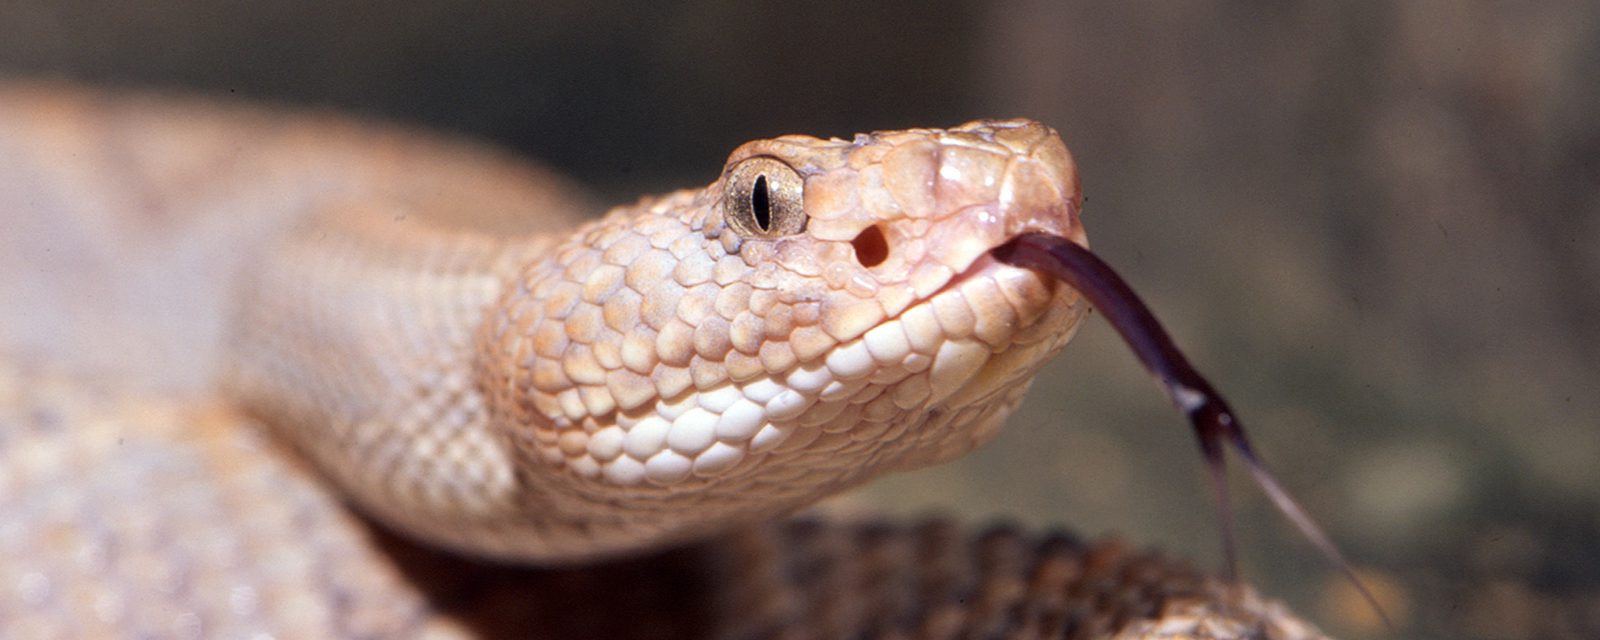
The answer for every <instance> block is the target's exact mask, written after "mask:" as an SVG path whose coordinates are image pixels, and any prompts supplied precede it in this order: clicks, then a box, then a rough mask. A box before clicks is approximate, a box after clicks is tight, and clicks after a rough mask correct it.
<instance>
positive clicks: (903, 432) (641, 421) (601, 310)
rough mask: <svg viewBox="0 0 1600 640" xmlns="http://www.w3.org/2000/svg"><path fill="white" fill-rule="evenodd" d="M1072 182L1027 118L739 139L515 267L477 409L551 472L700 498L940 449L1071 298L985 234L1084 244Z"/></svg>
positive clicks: (1019, 367) (593, 486)
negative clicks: (729, 149) (724, 153)
mask: <svg viewBox="0 0 1600 640" xmlns="http://www.w3.org/2000/svg"><path fill="white" fill-rule="evenodd" d="M1080 203H1081V196H1080V193H1079V189H1078V183H1077V174H1076V168H1075V165H1074V163H1073V161H1072V158H1071V156H1070V155H1069V154H1068V152H1067V149H1066V147H1065V146H1064V145H1063V144H1062V142H1061V140H1060V138H1059V137H1058V136H1057V134H1056V133H1055V131H1053V130H1051V129H1050V128H1048V127H1046V126H1044V125H1041V124H1039V123H1036V122H1032V121H1026V120H1006V121H978V122H971V123H968V124H964V125H961V126H958V127H955V128H951V129H942V130H941V129H912V130H904V131H893V132H878V133H870V134H861V135H858V136H855V138H854V139H852V140H841V139H818V138H811V137H803V136H784V137H779V138H774V139H770V140H759V141H755V142H751V143H747V144H745V145H743V146H740V147H739V148H738V149H736V150H734V152H733V153H732V155H731V156H730V158H729V160H728V163H727V165H726V166H725V167H724V169H723V172H722V174H721V176H720V177H719V178H718V180H717V181H715V182H714V183H712V184H711V185H710V186H708V187H706V188H704V189H700V190H684V191H679V192H676V193H672V194H668V195H666V196H662V197H657V198H647V199H645V200H643V201H641V202H639V203H637V204H635V205H632V206H628V207H621V208H619V209H617V210H614V211H612V212H611V213H610V214H608V215H607V216H606V217H605V218H603V219H601V220H599V221H597V222H595V223H593V224H591V225H588V226H586V227H584V228H582V229H580V230H579V231H578V232H576V233H575V234H573V235H572V236H571V237H569V238H567V239H565V240H563V241H561V242H560V243H558V244H557V245H556V246H555V247H553V248H551V249H549V250H546V251H541V252H540V255H539V256H538V258H537V259H535V260H533V261H532V262H531V263H530V264H529V265H528V266H526V267H525V268H523V269H522V270H521V272H520V273H518V274H517V275H516V276H515V277H514V278H513V282H512V283H510V284H509V285H508V286H507V287H506V288H505V293H504V295H503V297H502V300H501V304H500V312H499V313H497V314H491V317H490V318H489V320H488V326H487V329H486V332H485V334H484V336H485V338H486V339H485V340H484V343H485V345H486V346H484V347H483V348H482V349H481V350H480V355H479V360H480V362H479V372H480V376H481V377H482V378H483V379H484V387H485V389H486V397H487V398H488V404H489V406H490V412H491V414H492V416H493V418H494V420H495V421H496V422H497V423H500V424H503V425H505V426H507V427H508V429H509V433H511V434H512V438H513V440H514V441H515V442H516V444H517V447H518V449H519V450H521V451H523V452H524V453H526V454H527V456H528V457H529V458H530V459H531V460H532V461H533V463H534V464H538V465H542V466H543V469H544V470H545V471H546V473H547V474H548V475H550V476H553V479H547V480H546V481H547V482H563V483H567V485H569V486H571V487H574V488H575V490H576V491H577V492H578V493H580V494H583V495H585V496H587V497H589V498H590V501H591V502H594V503H603V502H607V501H611V502H615V496H616V495H617V491H618V487H628V488H630V489H628V490H627V492H628V495H631V496H635V497H638V498H639V499H640V500H648V499H650V498H649V496H651V495H670V496H677V498H676V499H678V500H683V499H684V498H683V497H682V496H684V495H685V494H690V493H692V494H694V495H695V496H698V498H697V499H698V500H699V501H700V502H701V503H702V504H703V505H710V506H707V507H706V509H701V510H699V511H697V512H695V517H696V518H699V519H702V520H703V519H706V518H708V517H709V518H716V517H724V518H737V517H743V518H751V517H756V516H762V515H772V514H774V513H778V512H782V511H786V510H791V509H794V508H796V507H798V506H801V505H803V504H804V503H805V502H807V501H810V500H814V499H816V498H819V497H821V496H823V495H826V494H828V493H830V492H833V491H836V490H838V489H839V488H842V487H843V486H847V485H850V484H854V483H859V482H861V481H864V480H866V479H868V478H870V477H872V476H873V475H876V474H877V473H879V472H881V471H884V470H887V469H894V468H907V467H914V466H919V465H924V464H928V463H931V462H935V461H939V460H943V459H948V458H950V457H953V456H956V455H959V454H961V453H964V452H966V451H968V450H970V449H972V448H973V447H975V446H977V445H979V444H981V443H983V442H985V441H987V440H988V439H989V438H990V437H991V436H992V435H993V434H994V433H995V431H996V430H997V428H998V426H999V424H1000V422H1001V421H1002V420H1003V419H1004V417H1005V416H1006V415H1007V414H1009V413H1010V412H1011V410H1012V409H1014V408H1015V407H1016V405H1017V404H1018V403H1019V402H1020V400H1021V397H1022V393H1023V392H1024V391H1025V389H1026V387H1027V385H1028V383H1029V382H1030V381H1031V379H1032V377H1033V375H1034V373H1035V372H1036V371H1037V370H1038V368H1039V367H1040V366H1041V365H1042V364H1043V363H1044V362H1045V361H1046V360H1047V359H1048V358H1049V357H1050V356H1052V355H1054V354H1055V353H1056V352H1057V351H1058V350H1059V349H1060V348H1061V347H1062V346H1063V345H1064V344H1065V343H1066V341H1067V340H1068V339H1069V338H1070V336H1071V334H1072V331H1073V330H1074V328H1075V326H1076V324H1077V321H1078V320H1079V319H1080V318H1081V316H1082V314H1083V313H1084V310H1085V305H1084V304H1083V303H1082V302H1081V301H1080V300H1079V297H1078V295H1077V293H1076V292H1074V291H1073V290H1071V289H1070V288H1068V287H1064V286H1061V285H1059V284H1058V283H1056V282H1054V281H1051V280H1047V279H1045V278H1042V277H1040V276H1039V275H1037V274H1035V273H1034V272H1032V271H1029V270H1027V269H1021V268H1016V267H1012V266H1009V265H1005V264H1002V263H1000V262H998V261H996V260H994V259H993V258H992V257H990V255H989V252H990V250H991V249H993V248H995V247H997V246H999V245H1001V244H1002V243H1004V242H1005V241H1006V240H1008V239H1010V238H1012V237H1014V236H1016V235H1018V234H1020V233H1023V232H1043V233H1049V234H1052V235H1057V236H1062V237H1066V238H1069V239H1072V240H1074V241H1076V242H1079V243H1082V242H1084V240H1083V238H1084V235H1083V230H1082V227H1081V226H1080V225H1079V223H1078V219H1077V214H1078V210H1079V206H1080ZM635 506H637V505H635ZM707 509H710V510H711V511H715V512H716V514H708V513H707ZM589 512H591V513H592V509H591V510H589ZM634 512H635V516H636V513H637V509H634ZM717 514H721V515H720V516H719V515H717ZM662 518H663V522H660V523H658V525H659V526H658V527H655V528H656V529H660V528H666V529H672V528H674V526H675V525H673V524H671V523H669V522H667V520H670V516H667V515H663V516H662ZM684 526H687V525H684ZM645 528H652V527H645Z"/></svg>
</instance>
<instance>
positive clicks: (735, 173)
mask: <svg viewBox="0 0 1600 640" xmlns="http://www.w3.org/2000/svg"><path fill="white" fill-rule="evenodd" d="M724 184H725V185H726V189H727V191H726V192H725V193H724V194H723V201H722V202H723V211H724V215H726V216H727V221H728V224H729V225H730V226H732V227H733V229H734V230H735V231H737V232H739V234H740V235H743V236H750V237H756V238H781V237H783V236H788V235H794V234H796V233H800V232H801V231H802V230H804V229H805V228H806V211H805V198H804V195H805V182H804V181H803V180H801V179H800V174H799V173H797V172H796V171H795V170H794V168H792V167H790V166H789V165H787V164H785V163H784V162H783V161H782V160H779V159H777V158H772V157H768V156H757V157H754V158H749V159H747V160H742V161H740V162H739V163H738V164H735V165H733V168H732V169H729V170H728V176H727V179H726V180H724Z"/></svg>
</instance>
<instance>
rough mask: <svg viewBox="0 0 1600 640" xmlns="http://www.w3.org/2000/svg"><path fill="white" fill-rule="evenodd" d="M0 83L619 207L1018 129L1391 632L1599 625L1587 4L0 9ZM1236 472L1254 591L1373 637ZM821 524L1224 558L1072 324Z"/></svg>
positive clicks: (1564, 629) (1183, 463)
mask: <svg viewBox="0 0 1600 640" xmlns="http://www.w3.org/2000/svg"><path fill="white" fill-rule="evenodd" d="M0 74H4V75H10V76H27V77H65V78H72V79H78V80H81V81H84V82H90V83H95V84H101V85H110V86H137V87H157V88H166V89H172V90H182V91H191V92H193V91H198V92H206V93H212V94H223V93H225V94H231V95H234V96H237V97H240V98H247V99H252V100H269V101H273V102H278V103H289V104H304V105H322V106H332V107H336V108H339V109H343V110H347V111H350V112H354V113H357V114H362V115H365V116H368V117H382V118H388V119H392V120H398V121H402V122H407V123H414V124H416V125H419V126H424V127H428V128H432V129H438V130H445V131H451V132H456V133H460V134H464V135H468V136H474V137H477V138H480V139H486V140H490V141H493V142H495V143H498V144H501V145H504V146H507V147H511V148H515V149H517V150H519V151H522V152H525V153H527V154H529V155H533V156H537V157H539V158H542V159H544V160H546V161H547V162H549V163H550V164H553V165H554V166H556V167H558V168H560V169H562V170H564V171H566V172H567V173H570V174H572V175H574V176H576V177H578V178H579V179H581V180H582V181H584V182H586V183H587V184H589V185H592V186H593V187H594V188H595V189H597V191H598V192H599V193H600V194H602V196H603V198H604V199H605V200H606V201H608V202H613V203H620V202H623V201H627V200H632V199H633V198H635V197H637V196H638V195H639V194H641V193H646V192H653V191H660V190H665V189H670V188H676V187H681V186H693V185H701V184H705V183H707V182H710V181H711V180H713V179H714V178H715V177H716V175H717V173H718V171H719V170H720V167H721V163H722V160H723V159H724V157H725V155H726V153H727V152H728V151H729V150H731V149H732V148H733V147H734V146H736V145H737V144H739V143H740V142H742V141H744V140H747V139H750V138H755V137H764V136H770V135H775V134H782V133H791V132H803V133H812V134H818V135H838V136H848V135H849V134H851V133H853V132H856V131H863V130H871V129H885V128H900V127H907V126H946V125H953V124H956V123H958V122H961V121H964V120H967V119H971V118H976V117H1009V116H1028V117H1032V118H1036V119H1040V120H1043V121H1045V122H1047V123H1049V124H1051V125H1053V126H1055V127H1056V128H1057V129H1059V130H1060V131H1061V133H1062V136H1063V137H1064V138H1065V139H1066V141H1067V144H1068V146H1069V147H1070V148H1072V150H1073V152H1074V154H1075V156H1076V157H1077V159H1078V162H1079V164H1080V165H1081V167H1082V179H1083V184H1084V185H1085V192H1086V194H1087V196H1088V205H1087V207H1086V213H1085V224H1086V226H1087V227H1088V229H1089V234H1090V238H1091V239H1092V241H1093V243H1094V246H1095V248H1096V250H1097V252H1099V253H1100V254H1101V255H1102V256H1103V257H1104V258H1106V259H1107V260H1108V261H1109V262H1111V263H1112V264H1114V265H1116V266H1117V267H1119V268H1120V269H1121V271H1122V273H1123V274H1124V275H1125V276H1126V277H1127V279H1128V280H1129V281H1130V282H1131V283H1132V284H1133V285H1134V287H1135V288H1136V289H1137V290H1139V291H1140V292H1142V293H1143V294H1144V295H1145V296H1146V298H1147V300H1148V301H1149V302H1150V303H1151V304H1152V306H1153V307H1154V308H1155V310H1156V312H1157V314H1158V315H1159V316H1160V317H1161V318H1163V319H1164V321H1165V322H1166V323H1167V325H1168V327H1169V329H1171V330H1172V331H1173V333H1174V334H1175V335H1176V338H1177V339H1178V342H1179V343H1180V344H1181V345H1184V346H1185V347H1186V348H1187V349H1188V351H1189V354H1190V356H1191V358H1192V359H1193V360H1194V361H1195V362H1196V364H1197V365H1198V366H1199V367H1200V368H1201V370H1202V371H1205V372H1207V373H1208V374H1209V375H1210V376H1212V377H1213V382H1215V383H1216V384H1217V386H1218V387H1219V388H1220V389H1222V390H1224V392H1225V393H1227V394H1228V395H1229V397H1230V399H1231V400H1232V402H1233V404H1234V406H1235V408H1237V409H1238V410H1239V411H1240V412H1241V414H1242V416H1243V417H1244V419H1245V421H1246V424H1247V425H1248V426H1249V427H1250V428H1251V430H1252V433H1253V435H1254V437H1255V439H1256V440H1257V441H1258V446H1259V447H1260V449H1261V450H1262V452H1263V453H1264V455H1265V457H1266V458H1267V460H1268V461H1270V463H1271V464H1272V466H1273V467H1274V468H1275V469H1276V470H1277V472H1278V473H1279V474H1280V475H1281V476H1282V479H1283V481H1284V483H1285V484H1286V485H1287V486H1288V487H1289V488H1290V489H1291V490H1292V491H1293V492H1295V493H1296V494H1297V495H1298V496H1299V497H1300V498H1301V499H1302V500H1303V501H1304V502H1305V503H1306V505H1307V506H1308V507H1309V509H1310V510H1311V511H1312V512H1313V513H1315V514H1316V515H1317V516H1318V517H1319V518H1321V520H1322V521H1323V523H1324V524H1325V525H1327V526H1328V528H1329V529H1330V531H1331V533H1332V534H1333V537H1334V538H1335V539H1336V540H1338V541H1339V543H1340V544H1341V545H1343V547H1344V549H1345V551H1346V552H1347V553H1348V554H1349V555H1350V557H1351V558H1352V559H1353V561H1354V562H1355V563H1357V564H1358V565H1359V569H1360V571H1361V572H1362V574H1363V575H1364V576H1365V577H1366V578H1367V579H1368V580H1369V581H1370V584H1371V585H1372V586H1373V588H1374V589H1375V590H1376V591H1378V592H1379V594H1380V597H1381V598H1382V599H1383V601H1384V602H1385V604H1386V606H1387V607H1388V610H1389V613H1390V614H1391V615H1392V616H1394V617H1395V619H1396V620H1397V621H1398V623H1399V625H1400V627H1401V630H1402V634H1401V635H1403V636H1407V637H1466V638H1520V637H1552V638H1556V637H1564V638H1593V637H1600V394H1597V393H1596V391H1597V390H1600V374H1597V371H1596V370H1597V366H1596V364H1594V363H1596V362H1597V361H1600V250H1597V249H1596V247H1597V245H1600V117H1597V116H1600V4H1596V3H1593V2H1584V1H1582V0H1555V1H1550V2H1543V3H1538V4H1537V5H1534V4H1531V3H1530V4H1522V3H1504V2H1446V1H1442V0H1436V1H1417V2H1402V3H1393V2H1387V1H1378V0H1352V1H1349V2H1341V3H1319V2H1303V1H1292V2H1264V1H1255V2H1207V1H1199V2H1184V3H1174V2H1156V1H1153V0H1149V1H1136V2H1119V3H1096V6H1087V5H1086V4H1085V5H1083V6H1079V5H1076V4H1069V3H1061V2H1049V1H1045V0H1018V1H1005V2H980V1H978V0H931V1H927V2H913V3H863V2H854V1H851V0H821V1H812V2H806V3H796V2H771V1H762V2H717V1H711V0H691V1H688V2H681V3H653V2H616V1H598V2H596V1H581V2H580V1H566V0H562V1H556V2H543V3H525V2H510V1H498V2H484V3H477V4H475V5H474V6H471V7H467V6H465V5H456V4H453V3H424V2H349V1H347V2H326V1H312V0H283V1H279V2H239V1H235V0H221V1H218V0H210V1H206V2H199V1H196V0H175V1H169V2H164V3H117V2H99V1H83V0H58V1H53V2H39V1H36V0H20V1H19V0H10V1H9V2H7V3H5V4H4V5H3V6H0ZM1235 480H1236V481H1237V482H1236V483H1235V484H1236V486H1235V489H1236V491H1237V492H1238V496H1239V499H1238V500H1239V510H1240V512H1241V513H1240V516H1241V524H1240V528H1239V532H1240V542H1241V546H1242V551H1243V561H1244V566H1243V571H1244V575H1245V576H1246V577H1247V578H1248V579H1250V580H1251V581H1253V582H1255V583H1257V584H1259V585H1260V586H1261V587H1262V588H1263V589H1265V590H1266V591H1268V592H1269V593H1271V594H1273V595H1276V596H1279V597H1282V598H1284V599H1286V600H1287V601H1288V602H1289V603H1290V604H1291V605H1292V606H1293V607H1294V608H1296V609H1298V610H1300V611H1301V612H1303V613H1305V614H1307V615H1309V616H1310V617H1312V618H1313V619H1315V620H1317V621H1318V622H1319V623H1320V624H1322V625H1323V626H1324V627H1325V629H1327V630H1328V631H1330V632H1332V633H1334V634H1336V635H1341V636H1351V637H1366V636H1374V637H1375V636H1381V635H1385V634H1383V633H1382V629H1381V627H1379V626H1377V625H1376V623H1375V622H1374V620H1373V619H1372V616H1371V615H1370V614H1369V613H1368V612H1367V611H1366V610H1365V609H1364V608H1363V606H1362V605H1361V604H1360V602H1359V600H1356V599H1355V596H1354V594H1353V593H1352V592H1351V591H1350V590H1349V589H1348V587H1346V586H1345V585H1343V584H1342V583H1341V582H1340V580H1339V578H1338V577H1337V575H1336V574H1335V573H1333V572H1332V571H1330V569H1329V567H1327V566H1326V564H1325V563H1323V562H1322V560H1321V559H1320V558H1319V557H1318V556H1317V555H1316V554H1315V553H1314V552H1313V551H1312V550H1311V549H1310V548H1309V546H1308V545H1307V544H1305V543H1304V542H1303V541H1302V540H1301V539H1300V538H1299V536H1298V535H1297V534H1296V533H1295V532H1294V531H1293V530H1292V529H1290V528H1289V527H1287V526H1286V525H1285V524H1284V523H1283V522H1282V520H1281V519H1280V518H1278V517H1277V515H1276V514H1275V513H1274V512H1272V511H1271V507H1270V505H1268V504H1267V503H1266V502H1265V501H1264V500H1262V499H1261V496H1260V494H1259V492H1257V491H1256V490H1255V489H1254V488H1253V487H1250V486H1248V485H1247V484H1246V481H1245V479H1244V478H1242V477H1237V476H1236V478H1235ZM836 508H839V509H845V510H889V511H892V512H894V513H897V514H903V515H905V516H906V517H912V516H914V515H915V514H921V513H929V512H932V511H943V512H954V513H957V514H960V515H962V516H963V517H965V518H968V519H971V520H973V521H979V520H990V519H996V518H1004V519H1010V520H1014V521H1020V522H1023V523H1025V524H1028V525H1031V526H1047V525H1048V526H1066V527H1070V528H1072V529H1074V530H1076V531H1078V532H1081V533H1082V534H1084V535H1087V536H1100V535H1109V534H1117V535H1122V536H1125V537H1128V538H1130V539H1131V540H1133V541H1134V542H1135V543H1136V544H1139V545H1149V546H1157V547H1161V548H1164V549H1167V550H1169V551H1171V552H1172V553H1173V554H1177V555H1183V556H1187V557H1190V558H1193V559H1194V561H1195V562H1196V563H1197V564H1198V565H1199V566H1202V567H1215V566H1217V565H1218V564H1219V563H1220V553H1219V544H1218V534H1217V533H1216V531H1217V528H1216V523H1215V516H1214V512H1213V510H1212V506H1211V496H1210V493H1209V492H1208V489H1207V487H1206V485H1205V484H1204V475H1203V470H1202V466H1201V464H1200V458H1199V456H1198V455H1197V450H1196V448H1195V445H1194V442H1193V438H1192V437H1191V436H1190V435H1189V433H1188V431H1187V426H1186V424H1185V423H1184V422H1183V421H1182V419H1181V418H1180V417H1179V416H1178V415H1177V413H1176V412H1175V411H1173V410H1172V409H1171V407H1169V406H1168V405H1167V404H1166V401H1165V398H1164V397H1163V396H1162V394H1161V393H1160V392H1159V391H1158V390H1157V389H1156V388H1155V386H1154V385H1152V384H1151V383H1150V381H1149V380H1148V378H1147V377H1146V376H1145V374H1144V373H1143V372H1142V371H1141V370H1140V369H1139V368H1138V366H1137V364H1136V362H1135V361H1134V359H1133V357H1132V356H1131V354H1130V353H1128V352H1127V351H1126V349H1125V348H1124V347H1123V346H1122V345H1121V344H1120V343H1119V342H1118V341H1117V340H1116V338H1115V335H1114V334H1113V333H1112V331H1111V330H1110V329H1109V328H1108V327H1107V326H1105V325H1104V324H1103V323H1101V322H1100V321H1099V320H1098V319H1095V320H1092V321H1091V322H1090V323H1089V324H1088V325H1087V327H1086V328H1085V329H1084V330H1083V331H1082V333H1081V334H1080V337H1079V338H1078V339H1077V340H1076V341H1075V342H1074V343H1073V344H1072V345H1071V346H1070V347H1068V349H1067V351H1066V352H1065V354H1064V355H1063V356H1062V357H1060V358H1059V359H1058V360H1057V361H1056V362H1055V363H1053V364H1052V365H1051V366H1050V368H1049V369H1048V370H1047V372H1046V374H1045V375H1044V376H1043V377H1042V378H1041V379H1040V380H1039V382H1038V383H1037V385H1036V387H1035V393H1034V394H1033V396H1032V397H1031V398H1030V400H1029V403H1028V404H1027V405H1026V407H1025V408H1024V410H1023V411H1022V412H1021V413H1020V414H1019V415H1017V416H1016V417H1014V418H1013V419H1012V420H1011V424H1010V426H1009V428H1008V429H1007V430H1006V431H1005V432H1004V433H1003V434H1002V435H1001V436H1000V437H999V439H998V440H997V441H996V442H994V443H993V444H992V445H990V446H989V447H987V448H985V449H984V450H982V451H980V452H978V453H976V454H974V455H972V456H970V457H968V458H966V459H963V460H961V461H959V462H956V463H954V464H950V465H946V466H943V467H940V468H937V469H932V470H928V471H925V472H919V473H915V474H908V475H902V476H899V477H894V478H890V479H887V480H885V481H883V482H880V483H878V484H876V485H874V486H872V487H869V488H867V489H866V490H865V491H863V492H860V493H859V494H857V495H854V496H851V497H849V498H847V499H846V500H845V501H844V502H843V503H841V505H839V506H837V507H836Z"/></svg>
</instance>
